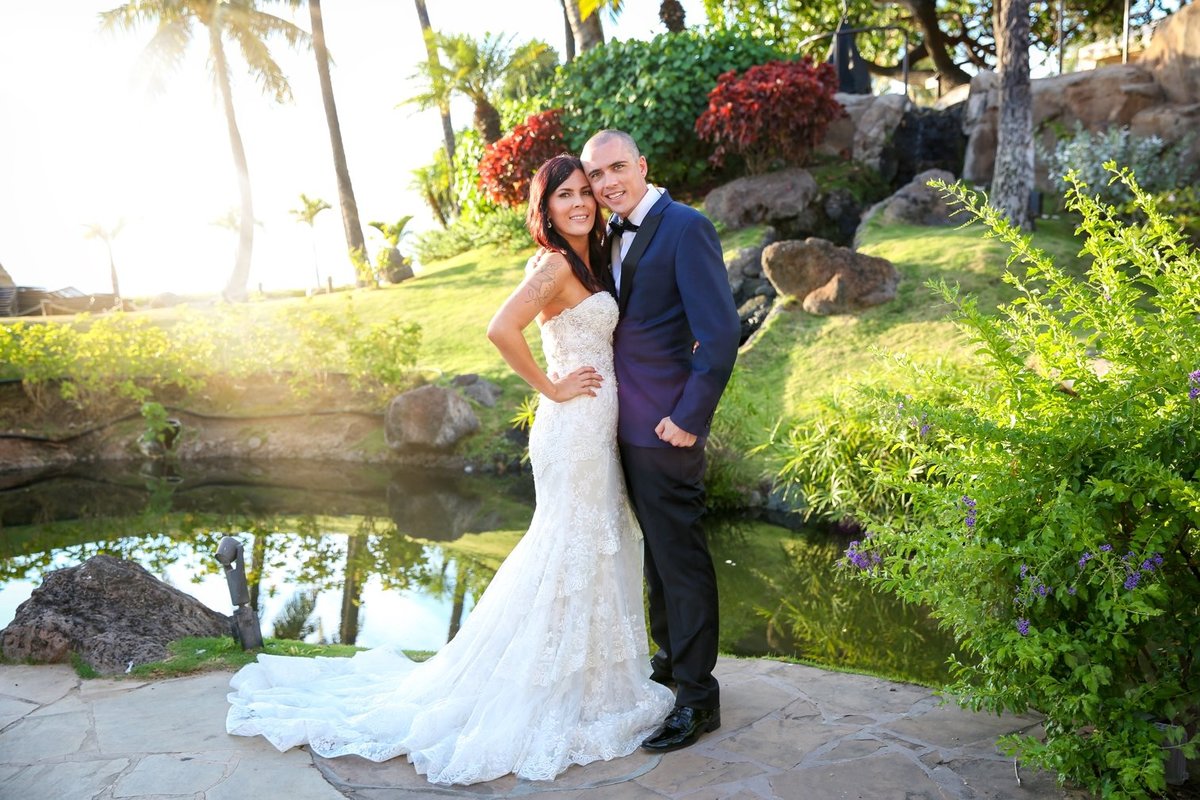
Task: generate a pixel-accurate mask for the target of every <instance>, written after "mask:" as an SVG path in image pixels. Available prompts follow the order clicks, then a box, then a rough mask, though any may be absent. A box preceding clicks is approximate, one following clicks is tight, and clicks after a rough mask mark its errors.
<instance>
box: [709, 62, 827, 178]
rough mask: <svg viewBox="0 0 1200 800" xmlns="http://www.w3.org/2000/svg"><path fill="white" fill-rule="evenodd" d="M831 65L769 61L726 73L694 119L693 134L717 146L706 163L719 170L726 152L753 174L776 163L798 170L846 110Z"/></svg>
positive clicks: (765, 169)
mask: <svg viewBox="0 0 1200 800" xmlns="http://www.w3.org/2000/svg"><path fill="white" fill-rule="evenodd" d="M837 86H838V80H837V70H836V69H835V68H834V67H833V65H832V64H818V65H815V66H814V65H813V63H812V59H810V58H809V57H808V56H805V57H804V58H803V59H802V60H800V61H772V62H771V63H769V64H760V65H758V66H754V67H751V68H750V69H748V70H746V71H745V72H744V73H743V74H741V75H738V74H737V73H736V72H735V71H733V70H730V71H729V72H726V73H725V74H723V75H722V76H721V77H720V78H719V79H718V80H717V85H716V87H715V88H714V89H713V90H712V91H711V92H709V95H708V108H707V109H705V110H704V113H703V114H701V115H700V117H699V118H698V119H697V120H696V134H697V135H698V136H699V137H700V138H701V139H703V140H704V141H707V142H712V143H714V144H715V145H716V146H717V147H716V150H714V151H713V154H712V157H711V159H710V161H712V163H713V164H714V165H717V166H720V165H721V164H723V163H724V161H725V156H726V155H728V154H729V153H737V154H738V155H741V156H742V157H744V158H745V159H746V168H747V169H748V170H749V171H750V172H751V173H762V172H766V171H767V170H768V169H770V167H771V166H772V164H773V163H774V162H776V161H783V162H785V163H788V164H795V165H800V164H803V163H804V162H805V160H806V159H807V158H808V153H809V151H810V150H812V148H813V147H815V146H816V145H817V144H819V143H820V142H821V139H822V138H824V136H825V129H826V128H827V127H829V123H830V122H832V121H833V120H835V119H838V118H840V117H844V116H846V109H845V108H843V107H842V104H841V103H839V102H838V101H837V100H836V99H835V98H834V96H833V93H834V92H836V91H837Z"/></svg>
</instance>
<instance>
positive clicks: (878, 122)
mask: <svg viewBox="0 0 1200 800" xmlns="http://www.w3.org/2000/svg"><path fill="white" fill-rule="evenodd" d="M910 108H912V101H910V100H909V99H908V98H907V97H906V96H904V95H902V94H885V95H882V96H880V97H877V98H875V101H874V102H873V103H871V104H870V105H869V106H867V107H866V109H865V110H864V111H863V113H862V116H861V117H860V118H859V119H858V120H856V126H855V129H854V160H855V161H858V162H859V163H861V164H866V165H867V166H868V167H871V168H872V169H873V170H875V171H876V172H878V173H879V174H880V175H882V176H883V178H884V180H888V181H890V180H891V179H892V178H893V177H895V175H896V153H895V148H894V146H893V138H894V136H895V133H896V128H898V127H899V126H900V122H901V120H903V119H904V114H905V112H907V111H908V110H909V109H910Z"/></svg>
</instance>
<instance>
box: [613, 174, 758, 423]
mask: <svg viewBox="0 0 1200 800" xmlns="http://www.w3.org/2000/svg"><path fill="white" fill-rule="evenodd" d="M618 305H619V307H620V319H619V321H618V322H617V328H616V331H615V332H614V334H613V350H614V358H615V366H616V372H617V386H618V392H617V397H618V401H619V404H620V413H619V418H618V424H617V438H618V439H620V440H621V441H622V442H625V443H627V444H632V445H636V446H640V447H670V446H671V445H669V444H667V443H666V442H664V441H662V440H661V439H659V438H658V437H657V436H656V435H655V433H654V428H655V426H656V425H658V423H659V421H660V420H661V419H662V418H663V417H670V418H671V420H672V421H673V422H674V423H675V424H676V425H678V426H679V427H680V428H683V429H684V430H685V431H687V432H689V433H694V434H696V435H697V436H699V437H700V442H699V444H703V440H704V438H705V437H707V435H708V431H709V426H710V425H711V423H712V417H713V412H714V411H716V408H717V402H718V401H719V400H720V399H721V392H723V391H724V390H725V384H726V383H728V381H729V375H730V373H731V372H733V362H734V360H735V359H736V358H737V350H738V340H739V338H740V335H741V325H740V322H739V320H738V315H737V309H736V308H735V307H734V305H733V294H732V292H731V291H730V289H729V279H728V277H727V276H726V272H725V261H724V259H723V257H722V256H721V242H720V240H719V239H718V238H717V232H716V229H714V228H713V226H712V223H711V222H709V220H708V218H707V217H705V216H704V215H703V214H701V213H700V212H699V211H696V210H695V209H694V208H690V207H689V206H686V205H683V204H682V203H676V202H675V201H673V200H672V199H671V196H670V195H669V194H667V192H666V191H663V194H662V197H660V198H659V199H658V202H656V203H655V204H654V206H653V207H652V208H651V209H650V213H649V214H647V215H646V218H645V220H643V221H642V224H641V226H640V228H639V229H638V232H637V233H636V234H635V236H634V239H633V243H632V244H631V245H630V247H629V252H628V253H627V254H626V256H625V258H623V259H622V260H621V290H620V292H619V295H618ZM697 344H698V346H696V345H697Z"/></svg>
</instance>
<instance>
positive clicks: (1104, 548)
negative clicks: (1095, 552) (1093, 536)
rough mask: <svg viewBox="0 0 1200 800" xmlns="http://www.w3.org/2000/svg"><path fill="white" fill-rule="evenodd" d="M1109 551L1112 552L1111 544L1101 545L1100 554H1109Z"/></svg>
mask: <svg viewBox="0 0 1200 800" xmlns="http://www.w3.org/2000/svg"><path fill="white" fill-rule="evenodd" d="M1109 550H1112V545H1111V544H1102V545H1100V552H1101V553H1107V552H1108V551H1109Z"/></svg>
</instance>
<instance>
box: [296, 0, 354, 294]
mask: <svg viewBox="0 0 1200 800" xmlns="http://www.w3.org/2000/svg"><path fill="white" fill-rule="evenodd" d="M308 16H309V20H310V21H311V22H312V42H313V53H314V54H315V55H316V58H317V77H318V78H319V79H320V82H321V102H322V104H323V105H324V106H325V124H326V127H328V128H329V143H330V145H331V146H332V148H333V171H334V174H335V175H336V176H337V187H338V207H339V208H340V209H341V212H342V228H343V229H344V230H345V233H346V248H347V249H348V250H350V251H354V250H358V249H360V248H365V247H366V242H365V240H364V239H363V232H362V224H361V223H360V222H359V220H358V203H357V202H356V201H355V199H354V186H353V184H352V183H351V182H350V167H349V165H347V163H346V148H345V147H344V146H343V144H342V126H341V123H339V122H338V113H337V103H336V102H335V101H334V97H333V78H332V76H331V75H330V74H329V51H328V49H326V47H325V24H324V23H323V22H322V21H321V0H308ZM320 283H321V279H320V275H318V276H317V285H318V286H319V285H320Z"/></svg>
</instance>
